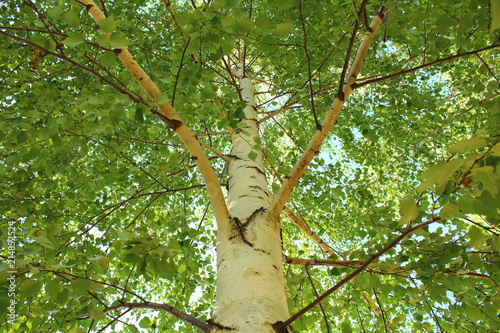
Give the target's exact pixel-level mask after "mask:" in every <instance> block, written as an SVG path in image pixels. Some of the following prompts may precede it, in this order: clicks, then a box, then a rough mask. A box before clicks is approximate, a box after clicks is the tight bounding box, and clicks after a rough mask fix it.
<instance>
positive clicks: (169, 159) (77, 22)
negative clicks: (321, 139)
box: [0, 0, 500, 332]
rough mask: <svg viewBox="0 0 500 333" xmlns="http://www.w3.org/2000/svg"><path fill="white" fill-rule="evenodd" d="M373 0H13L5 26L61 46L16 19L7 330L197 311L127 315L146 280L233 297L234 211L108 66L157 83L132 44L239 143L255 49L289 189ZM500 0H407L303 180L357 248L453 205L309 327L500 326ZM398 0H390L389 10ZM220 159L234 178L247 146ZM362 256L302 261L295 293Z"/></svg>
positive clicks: (201, 299) (147, 294) (204, 136)
mask: <svg viewBox="0 0 500 333" xmlns="http://www.w3.org/2000/svg"><path fill="white" fill-rule="evenodd" d="M191 3H194V4H195V5H196V8H193V6H191ZM360 3H361V1H355V2H346V1H302V6H301V8H302V13H300V12H299V8H298V6H297V3H296V2H294V1H287V0H262V1H253V2H248V1H246V2H245V1H236V0H214V1H206V2H202V1H172V5H173V7H174V10H175V20H174V19H173V18H172V17H171V16H170V14H169V13H168V11H167V9H166V8H165V7H164V4H163V3H162V2H161V1H155V2H147V1H132V2H122V1H106V2H105V6H106V11H107V13H108V14H109V17H108V18H107V19H106V20H103V21H100V23H99V24H98V25H97V24H96V23H95V22H94V21H93V20H92V18H91V17H89V15H88V13H87V11H86V10H85V8H84V7H83V6H82V5H81V4H79V3H78V2H59V1H45V2H43V3H37V4H35V5H33V6H36V7H33V6H28V5H26V4H25V3H24V2H21V1H15V0H12V1H4V2H2V3H1V4H0V9H1V11H2V15H0V21H1V23H0V26H2V27H3V28H0V31H1V32H4V33H6V34H8V35H11V36H17V37H19V38H22V39H24V40H26V41H29V42H30V43H33V44H34V45H35V46H36V45H38V46H40V47H42V48H44V49H46V50H48V51H50V52H55V53H58V54H60V55H61V58H55V57H52V56H50V55H46V54H45V51H44V50H40V49H36V47H35V46H33V45H31V46H27V45H25V44H23V42H21V41H19V40H14V39H12V38H9V37H8V36H5V35H1V36H0V59H1V61H0V68H1V73H2V78H1V80H2V85H1V88H0V93H1V102H0V105H1V118H0V137H1V144H0V152H1V156H2V159H1V161H0V172H1V175H2V177H1V181H0V216H1V218H0V237H1V242H2V249H3V252H2V258H3V259H4V260H3V261H2V262H1V263H0V305H1V306H0V312H1V313H0V316H1V318H2V319H1V320H0V330H1V331H5V332H20V331H23V332H35V331H43V332H49V331H56V330H57V331H61V332H87V331H89V330H95V331H98V330H99V329H102V328H103V327H104V326H106V325H107V324H108V323H111V324H110V326H109V327H108V331H110V332H111V331H121V332H137V331H141V332H159V331H171V330H172V328H175V329H176V330H178V331H180V332H183V331H185V332H190V331H192V328H190V327H189V326H188V325H187V324H185V323H180V322H179V321H177V319H176V318H175V317H173V316H172V315H169V314H166V313H160V312H158V313H157V312H154V311H143V310H140V311H131V312H129V313H128V314H126V315H125V316H124V317H123V318H121V319H123V322H117V321H113V320H112V319H111V317H110V316H109V313H104V312H103V310H104V308H105V307H106V306H113V305H117V304H120V302H139V301H141V300H143V299H146V300H148V301H153V302H159V303H167V304H171V305H175V306H176V308H178V309H181V310H183V311H185V312H187V313H190V314H192V315H193V316H197V317H199V318H202V319H206V318H209V317H210V315H211V306H212V305H213V297H214V294H215V290H214V289H215V288H214V285H215V279H216V276H215V268H214V267H215V261H214V252H215V251H214V242H215V233H216V231H215V226H214V222H213V221H214V217H213V214H212V212H211V210H210V209H209V207H208V204H209V202H208V199H207V196H206V191H205V189H204V188H203V186H204V184H203V180H202V179H201V176H200V175H199V173H197V172H196V169H195V168H194V167H193V165H194V162H193V160H192V159H191V157H190V156H189V154H188V152H187V150H186V148H185V147H184V146H183V145H182V144H181V143H180V141H179V140H178V139H177V138H176V137H175V136H174V133H173V131H172V130H171V129H170V128H169V127H168V126H166V125H165V123H164V122H162V121H160V120H159V119H157V118H156V117H155V116H154V115H153V114H152V113H151V107H150V106H148V105H144V104H140V103H138V102H135V101H133V100H132V99H130V98H129V95H126V94H123V93H122V92H120V91H117V90H116V89H114V88H112V87H111V86H110V85H108V84H106V82H105V81H104V80H103V79H106V80H108V81H111V82H113V83H114V84H115V85H117V86H119V87H120V88H121V89H123V90H124V91H126V92H130V93H131V94H132V96H136V95H135V94H140V95H141V96H143V97H144V99H145V100H148V101H149V103H152V102H151V101H150V100H149V99H148V98H147V96H146V94H144V93H143V92H142V91H141V90H140V87H139V85H138V84H137V83H136V82H134V81H133V79H132V78H131V76H130V74H128V73H126V71H125V69H124V68H123V66H122V64H121V63H120V61H117V60H116V57H115V54H114V52H113V50H112V48H114V47H125V46H128V47H129V50H130V51H131V53H133V55H134V56H135V57H136V60H137V62H138V63H139V64H140V65H141V66H143V68H144V69H145V70H146V72H147V73H148V75H149V76H150V77H151V78H152V79H153V80H154V81H155V82H156V83H157V85H158V86H159V87H160V89H161V91H162V92H161V93H159V94H157V95H156V96H155V98H156V100H157V101H158V102H159V103H164V102H170V103H174V102H175V104H174V105H175V107H176V109H177V111H178V112H179V114H180V115H181V117H182V118H183V120H184V122H185V123H186V124H187V125H188V126H189V127H190V128H191V129H192V130H193V131H194V132H195V133H196V134H197V135H198V138H200V140H203V141H204V142H205V143H207V144H210V145H211V146H213V147H214V148H216V149H218V150H219V151H221V152H223V153H227V154H230V148H231V147H230V138H229V136H228V135H227V133H228V127H229V128H230V129H231V130H235V129H238V128H239V126H241V122H240V119H243V118H244V117H245V115H244V112H243V107H244V106H245V104H244V103H243V102H241V101H240V98H239V95H238V89H237V88H236V87H234V78H233V76H232V74H231V70H232V68H231V66H233V65H234V63H235V62H237V60H238V57H240V58H243V57H244V58H245V65H246V74H247V75H248V76H249V77H251V78H252V79H253V82H254V84H255V90H256V92H257V99H258V101H257V102H258V108H257V111H258V112H259V117H260V119H264V118H265V117H268V116H269V119H267V118H266V121H263V122H262V123H261V126H260V129H261V133H262V137H261V140H260V141H259V142H256V144H257V146H258V147H256V148H259V149H262V150H263V151H264V152H265V153H266V156H267V157H268V160H267V161H266V162H265V163H266V166H267V167H268V168H267V170H266V173H267V175H268V179H269V183H270V189H271V190H272V192H273V193H276V192H277V191H278V189H279V186H280V184H281V180H282V179H284V177H285V176H286V175H287V174H288V172H289V171H290V169H291V168H292V166H293V165H294V163H295V161H296V160H297V159H298V157H299V156H300V154H301V153H302V152H303V151H304V149H305V148H306V147H307V144H308V142H309V140H310V137H311V136H312V135H313V134H314V133H315V131H316V130H317V124H316V121H315V119H319V120H320V121H321V119H322V117H323V116H324V115H325V113H326V112H327V110H328V107H329V106H330V105H331V103H332V100H333V98H334V97H335V95H336V93H337V89H338V87H337V85H338V83H339V79H340V73H341V72H342V68H343V66H344V61H345V54H346V52H347V50H348V48H349V40H350V36H351V33H352V31H353V24H354V22H355V20H356V18H357V16H358V12H357V11H358V9H359V5H360ZM497 3H498V1H494V0H491V2H490V7H488V5H487V2H484V1H476V0H466V1H452V0H446V1H439V2H438V1H434V2H433V1H427V2H423V1H393V2H388V3H387V5H388V6H390V9H391V11H390V12H389V15H388V17H387V19H386V20H385V21H384V23H383V25H382V27H381V29H380V30H379V32H378V33H377V35H376V37H375V41H374V44H373V46H372V48H371V49H370V51H369V53H368V58H367V59H366V61H365V64H364V67H363V69H362V71H361V75H360V77H359V78H358V83H363V82H368V81H369V80H373V82H372V83H371V84H367V85H364V86H361V87H360V88H358V89H357V90H355V92H354V94H353V95H352V96H351V97H350V99H349V100H348V101H347V103H346V105H345V108H344V110H343V111H342V113H341V114H340V117H339V121H338V123H337V124H336V125H335V127H334V128H333V130H332V133H331V136H330V137H329V139H328V140H327V142H325V144H324V146H322V148H321V151H320V152H319V153H318V155H317V156H316V158H315V159H314V160H313V163H312V164H311V166H310V168H309V169H308V170H307V171H306V173H305V175H304V176H303V178H302V179H301V181H300V183H299V186H298V188H296V189H295V191H294V193H293V198H292V199H293V201H294V203H295V205H296V207H297V208H298V209H299V210H300V212H301V216H302V217H303V218H304V219H305V220H306V221H307V223H308V224H309V226H310V227H311V228H312V229H313V230H314V231H315V232H316V233H317V234H318V235H319V236H320V237H322V239H323V240H324V241H325V242H326V243H327V244H329V245H330V246H332V248H333V249H334V252H335V253H334V255H332V256H331V257H329V258H328V259H335V260H366V259H367V258H368V257H369V256H370V255H373V254H374V253H376V252H377V251H380V250H381V249H383V248H384V246H386V245H387V244H388V243H389V242H390V241H391V240H393V239H394V238H396V237H397V236H398V235H399V234H400V233H401V232H402V231H403V230H405V228H407V227H409V226H414V225H416V224H418V223H420V222H423V221H427V220H429V219H433V218H439V219H440V220H439V221H438V222H435V223H433V224H431V225H429V226H428V227H425V228H422V229H420V230H418V231H417V232H416V233H415V234H414V235H412V236H410V237H409V238H407V239H405V240H403V241H402V242H401V244H400V245H399V246H397V247H395V248H394V249H392V250H390V251H389V252H388V253H386V254H385V255H384V256H383V257H382V258H380V260H379V261H377V262H376V263H374V264H373V265H372V266H371V267H370V269H369V270H368V271H367V272H365V273H364V274H361V275H359V276H358V277H356V279H354V280H353V281H352V282H351V283H349V284H347V285H346V286H344V287H343V288H341V289H340V290H339V291H338V292H337V293H336V294H334V295H333V297H330V298H328V299H327V300H326V301H325V302H323V303H322V306H323V311H322V310H321V309H320V308H319V307H316V308H315V309H314V310H313V311H310V312H308V313H307V315H306V316H304V317H302V318H300V319H299V320H298V321H297V322H296V323H294V327H295V329H296V330H297V331H302V332H327V331H328V328H329V330H330V331H332V332H337V331H341V332H361V331H367V332H383V331H384V330H385V331H397V332H403V331H408V332H436V331H443V332H468V331H470V332H495V331H498V330H499V329H500V320H499V319H498V307H499V305H500V304H499V303H500V295H499V294H498V285H497V283H500V273H499V272H500V265H499V259H498V258H499V257H498V253H499V251H500V237H499V234H500V230H499V223H500V194H499V193H500V172H499V161H500V144H499V135H500V133H499V132H498V128H500V126H499V125H500V99H499V97H498V91H499V88H500V82H499V81H498V80H499V78H500V72H499V65H498V64H499V61H498V57H499V54H498V50H499V49H498V45H499V41H498V32H497V30H496V29H497V28H498V24H499V22H498V20H499V18H498V15H497V14H498V13H497V12H496V11H495V8H497V7H498V5H497ZM98 5H99V6H100V5H101V4H98ZM379 6H380V3H378V2H369V3H368V5H367V7H366V14H367V17H368V19H369V17H371V16H373V15H374V14H375V13H376V12H377V11H378V8H379ZM490 10H491V12H490ZM362 14H363V15H362V21H364V18H363V17H364V13H362ZM301 17H304V22H302V21H301V19H300V18H301ZM302 23H304V24H302ZM363 25H364V22H362V24H361V27H360V31H361V32H362V31H363V30H364V27H363ZM180 26H182V32H181V29H180V28H179V27H180ZM304 27H305V29H306V31H304V30H303V29H304ZM14 28H15V29H14ZM49 32H50V33H49ZM106 33H111V35H110V37H109V38H108V36H107V35H106ZM362 36H363V33H361V34H360V37H357V38H355V40H354V45H353V50H354V51H353V52H355V50H356V48H357V46H358V45H359V41H360V38H361V37H362ZM306 41H307V42H306ZM491 45H497V47H496V48H491V49H488V50H485V51H483V52H478V53H477V54H474V55H469V56H466V57H457V58H454V59H450V60H449V61H443V62H439V63H435V64H433V65H432V66H431V65H429V66H424V67H422V68H421V69H420V70H418V71H409V72H408V73H406V74H404V75H394V76H392V77H387V76H388V75H391V74H395V73H400V72H401V71H404V70H410V69H412V68H416V67H417V66H421V65H423V64H429V63H433V62H435V61H436V59H444V58H447V57H452V56H455V55H459V54H465V53H466V52H472V51H475V50H479V49H482V48H486V47H488V46H491ZM306 51H307V52H306ZM64 58H67V59H71V60H72V61H74V62H76V63H78V64H80V65H81V66H84V67H85V70H82V69H81V68H76V67H75V66H74V64H71V63H69V62H68V61H64ZM194 58H196V59H197V60H198V61H197V62H196V61H194ZM351 62H352V57H351V59H350V60H349V61H348V63H349V64H350V63H351ZM308 67H310V68H311V71H309V70H308ZM96 74H98V75H99V76H100V77H97V76H96ZM214 100H217V101H219V102H220V104H219V103H214ZM313 106H314V107H313ZM280 110H281V111H280ZM271 115H274V116H273V117H270V116H271ZM208 154H209V155H210V154H211V153H208ZM248 158H249V159H252V160H254V159H255V158H257V155H256V154H255V153H254V152H252V153H250V154H249V155H248ZM212 161H213V167H214V169H215V170H216V172H217V174H219V175H220V177H221V180H220V181H221V184H226V183H227V177H226V176H227V174H226V171H225V164H224V163H223V162H222V161H220V160H217V159H213V160H212ZM274 171H276V172H274ZM12 228H13V229H12ZM282 228H283V248H284V251H285V253H287V254H288V255H290V256H296V257H307V258H309V257H314V258H324V257H325V255H324V253H322V252H321V250H320V249H319V247H318V246H317V245H316V244H314V242H313V241H312V240H311V239H310V238H309V237H307V236H306V235H305V234H303V233H301V232H300V231H298V229H297V227H296V226H295V225H293V224H292V223H291V222H290V221H288V220H287V219H286V218H285V217H283V225H282ZM12 233H14V234H15V236H16V237H17V238H16V239H15V242H14V243H15V251H13V253H15V258H16V263H15V266H14V267H10V266H9V261H7V258H8V257H9V255H10V254H9V244H10V243H8V237H9V236H12V235H11V234H12ZM14 243H12V244H14ZM12 270H14V271H15V272H16V273H15V285H16V287H15V293H16V297H17V298H16V299H17V300H18V302H19V303H18V304H17V306H16V311H17V312H16V314H17V316H18V317H17V318H16V320H15V323H14V324H12V323H10V322H8V321H7V320H8V316H7V315H8V312H7V311H8V309H7V306H8V305H9V304H10V303H9V302H10V300H11V299H12V296H10V295H9V282H8V281H9V280H8V278H9V276H10V275H11V273H9V272H10V271H12ZM351 271H352V268H349V267H333V268H327V267H314V268H310V269H309V273H310V275H311V276H312V277H313V278H312V281H311V280H309V279H308V277H307V275H306V273H305V270H304V267H301V266H292V265H290V266H285V274H286V278H287V281H288V286H287V287H288V289H289V296H290V297H289V300H288V302H289V306H290V312H291V313H295V312H296V311H298V310H300V309H301V308H302V307H303V306H304V305H306V304H308V303H309V302H311V301H312V300H313V299H315V298H316V297H317V294H316V291H317V292H319V293H321V291H323V290H326V289H327V288H330V287H331V286H332V285H334V284H335V283H336V282H338V281H339V280H341V279H342V278H343V277H344V276H345V275H346V274H348V273H350V272H351ZM312 283H314V286H315V288H313V287H312V286H311V284H312ZM315 290H316V291H315ZM122 310H123V309H122ZM119 313H120V312H113V313H112V315H113V316H115V315H118V314H119ZM323 313H325V314H326V317H327V318H326V319H325V316H324V315H323ZM82 318H90V319H87V320H78V319H82ZM91 319H92V320H95V322H93V321H92V320H91ZM136 327H137V328H136Z"/></svg>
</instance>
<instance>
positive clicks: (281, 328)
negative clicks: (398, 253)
mask: <svg viewBox="0 0 500 333" xmlns="http://www.w3.org/2000/svg"><path fill="white" fill-rule="evenodd" d="M440 220H441V218H439V217H435V218H433V219H431V220H428V221H425V222H422V223H420V224H417V225H416V226H414V227H412V228H409V229H406V231H404V232H403V233H402V234H400V235H399V236H398V237H396V239H394V240H393V241H392V242H390V243H389V244H388V245H387V246H385V247H384V248H383V249H382V250H380V251H379V252H377V253H375V254H374V255H373V256H371V257H370V258H369V259H368V260H366V261H365V262H364V263H363V264H362V265H361V266H360V267H359V268H358V269H356V270H355V271H353V272H352V273H350V274H349V275H347V276H346V277H345V278H343V279H342V280H340V281H339V282H338V283H337V284H336V285H334V286H333V287H331V288H330V289H328V290H327V291H325V292H324V293H323V294H322V295H321V296H320V297H318V298H316V299H315V300H314V301H312V302H311V303H309V304H308V305H306V306H305V307H304V308H302V309H301V310H299V311H298V312H297V313H296V314H294V315H293V316H291V317H290V318H288V319H287V320H285V321H284V322H277V323H275V324H274V325H273V327H274V329H275V330H276V332H278V333H281V332H286V328H287V327H288V326H289V325H290V324H291V323H293V322H294V321H295V320H297V319H298V318H300V317H301V316H303V315H304V314H305V313H306V312H308V311H309V310H311V309H312V308H313V307H315V306H316V305H318V304H319V303H320V302H322V301H323V300H325V299H326V298H327V297H328V296H330V295H331V294H333V293H334V292H335V291H336V290H337V289H339V288H340V287H342V286H343V285H344V284H346V283H347V282H349V281H351V280H352V279H353V278H355V277H356V276H358V275H359V274H361V273H362V272H363V271H364V270H366V269H367V268H368V266H370V265H371V264H372V263H373V262H374V261H375V260H377V259H378V258H380V257H381V256H382V255H384V254H385V253H387V252H388V251H389V250H391V249H392V248H394V247H395V246H396V245H398V244H399V242H401V241H402V240H403V239H404V238H406V236H408V235H410V234H411V233H413V232H414V231H416V230H419V229H421V228H423V227H426V226H428V225H429V224H431V223H434V222H437V221H440Z"/></svg>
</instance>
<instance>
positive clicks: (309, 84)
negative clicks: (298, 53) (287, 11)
mask: <svg viewBox="0 0 500 333" xmlns="http://www.w3.org/2000/svg"><path fill="white" fill-rule="evenodd" d="M298 4H299V6H298V7H299V17H300V23H301V25H302V31H303V33H304V52H305V54H306V60H307V76H308V80H307V82H308V86H309V98H310V101H311V109H312V113H313V118H314V124H315V126H316V127H318V126H319V121H318V116H317V115H316V108H315V107H314V95H313V84H312V70H311V55H310V54H309V49H308V47H307V30H306V23H305V19H304V15H303V13H302V0H299V1H298Z"/></svg>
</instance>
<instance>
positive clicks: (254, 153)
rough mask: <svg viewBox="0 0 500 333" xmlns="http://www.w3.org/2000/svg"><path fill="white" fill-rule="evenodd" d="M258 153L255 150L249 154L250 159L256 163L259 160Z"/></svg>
mask: <svg viewBox="0 0 500 333" xmlns="http://www.w3.org/2000/svg"><path fill="white" fill-rule="evenodd" d="M257 156H258V155H257V153H256V152H255V151H253V150H251V151H250V152H249V153H248V158H249V159H251V160H252V161H255V160H256V159H257Z"/></svg>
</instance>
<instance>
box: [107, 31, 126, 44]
mask: <svg viewBox="0 0 500 333" xmlns="http://www.w3.org/2000/svg"><path fill="white" fill-rule="evenodd" d="M109 42H110V43H111V46H113V47H125V46H127V45H130V44H131V43H130V41H129V40H128V39H127V37H125V34H124V33H123V32H113V33H112V34H111V36H110V37H109Z"/></svg>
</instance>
